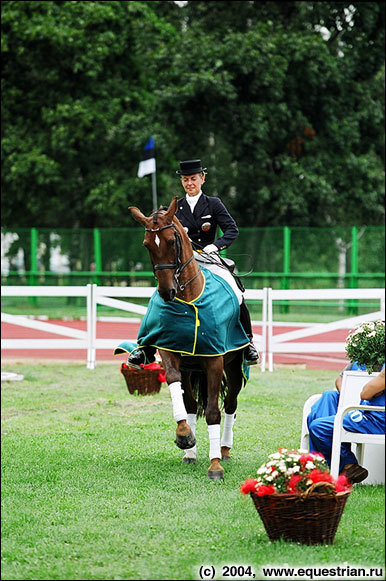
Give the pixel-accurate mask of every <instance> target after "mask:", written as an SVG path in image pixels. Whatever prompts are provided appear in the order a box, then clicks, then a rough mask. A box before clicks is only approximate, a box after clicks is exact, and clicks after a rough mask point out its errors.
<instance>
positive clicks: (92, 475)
mask: <svg viewBox="0 0 386 581" xmlns="http://www.w3.org/2000/svg"><path fill="white" fill-rule="evenodd" d="M4 370H6V371H13V372H16V373H22V374H24V376H25V379H24V381H22V382H9V383H3V384H2V413H3V420H2V429H3V437H2V467H3V470H2V573H3V574H2V579H9V580H11V579H25V580H27V579H63V580H65V579H74V580H78V579H79V580H81V579H138V580H140V579H145V580H146V579H147V580H151V579H154V580H164V579H165V580H168V579H175V580H178V579H188V580H189V579H199V568H200V566H201V565H213V566H215V567H216V569H217V574H216V577H215V578H217V579H218V578H222V577H221V568H222V566H223V565H227V564H228V565H229V564H239V565H244V566H248V565H250V566H251V567H252V569H253V570H254V572H255V575H256V579H262V578H263V577H262V576H261V567H262V566H266V565H277V566H287V565H286V564H288V566H295V567H298V566H304V567H311V566H326V565H329V566H333V565H341V566H342V565H343V563H348V564H349V565H350V566H351V567H355V566H358V567H378V568H379V567H383V563H384V487H383V486H356V487H355V489H354V491H353V492H352V494H351V496H350V498H349V499H348V502H347V505H346V508H345V511H344V513H343V516H342V520H341V522H340V524H339V527H338V531H337V534H336V537H335V543H334V545H329V546H323V545H321V546H312V547H309V546H302V545H298V544H296V543H286V542H283V541H278V542H274V543H271V542H270V541H269V539H268V537H267V535H266V533H265V530H264V527H263V524H262V522H261V520H260V518H259V516H258V514H257V512H256V510H255V508H254V506H253V503H252V500H251V499H250V498H249V496H248V497H247V496H243V495H242V494H241V493H240V492H239V486H240V484H241V483H242V482H243V481H244V479H245V478H248V477H254V476H255V473H256V470H257V468H258V467H259V466H260V465H261V464H262V463H263V462H264V461H265V460H266V458H267V455H268V454H270V453H271V452H273V451H275V450H276V449H277V448H278V447H279V446H288V447H298V445H299V440H300V428H301V414H302V405H303V403H304V401H305V399H306V398H307V397H308V396H309V395H311V394H312V393H316V392H320V391H323V390H324V389H329V388H331V387H332V385H333V381H334V379H335V372H330V371H307V370H296V371H295V370H287V369H280V370H278V371H275V372H274V373H265V374H262V373H261V372H260V371H259V369H253V370H252V373H251V380H250V382H249V383H248V385H247V387H246V388H244V389H243V391H242V394H241V396H240V398H239V408H238V416H237V421H236V424H235V445H234V449H233V462H231V463H229V465H228V464H226V465H225V479H224V481H222V482H212V481H209V480H208V478H207V469H208V465H209V461H208V449H209V444H208V437H207V428H206V423H205V421H204V420H203V419H201V420H199V422H198V424H197V440H198V447H199V450H198V452H199V459H198V462H197V464H196V465H185V464H182V463H181V457H182V452H181V451H180V450H178V449H177V448H176V446H175V444H174V443H173V440H174V429H175V425H174V420H173V418H172V410H171V403H170V396H169V393H168V389H167V387H166V386H165V384H163V387H162V389H161V391H160V393H159V394H156V395H152V396H146V397H141V396H131V395H129V394H128V392H127V390H126V386H125V383H124V379H123V377H122V376H121V375H120V373H119V365H118V364H99V365H98V367H97V369H95V370H94V371H90V370H87V369H86V368H85V366H84V365H83V364H65V365H63V364H62V365H61V364H57V363H56V364H54V363H46V364H28V365H27V364H16V363H15V364H11V363H7V364H6V365H5V367H4ZM218 575H219V576H218Z"/></svg>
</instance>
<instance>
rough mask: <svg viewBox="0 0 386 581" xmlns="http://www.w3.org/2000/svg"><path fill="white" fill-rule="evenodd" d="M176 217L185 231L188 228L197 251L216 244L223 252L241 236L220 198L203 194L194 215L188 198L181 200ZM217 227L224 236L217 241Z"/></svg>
mask: <svg viewBox="0 0 386 581" xmlns="http://www.w3.org/2000/svg"><path fill="white" fill-rule="evenodd" d="M176 216H177V218H178V219H179V221H180V222H181V224H182V225H183V226H184V227H185V229H186V228H187V233H188V236H189V238H190V239H191V241H192V243H193V248H194V249H195V250H198V249H201V248H204V246H207V245H208V244H214V245H215V246H217V248H218V249H219V250H223V249H224V248H228V246H230V245H231V244H232V242H234V241H235V240H236V238H237V237H238V235H239V230H238V228H237V225H236V222H235V221H234V219H233V218H232V216H231V215H230V214H229V212H228V210H227V209H226V207H225V206H224V204H223V203H222V201H221V200H220V199H219V198H214V197H211V196H206V195H205V194H201V196H200V199H199V200H198V202H197V204H196V206H195V208H194V212H193V214H192V211H191V209H190V206H189V204H188V202H187V201H186V198H181V199H180V200H178V205H177V212H176ZM217 226H219V227H220V228H221V230H222V232H223V236H221V238H217V240H216V229H217Z"/></svg>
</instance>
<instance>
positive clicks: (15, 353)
mask: <svg viewBox="0 0 386 581" xmlns="http://www.w3.org/2000/svg"><path fill="white" fill-rule="evenodd" d="M47 323H53V324H56V325H63V326H65V327H72V328H74V329H80V330H83V331H85V330H86V321H62V320H60V321H54V320H50V321H47ZM297 328H299V329H300V328H302V325H301V324H300V323H299V327H297ZM138 329H139V323H138V322H134V323H129V322H128V323H122V322H105V321H98V322H97V338H98V339H105V338H106V339H116V340H117V345H118V344H119V343H120V342H121V341H123V340H129V341H134V342H135V341H136V337H137V333H138ZM293 330H295V328H294V327H293V326H288V327H286V326H285V325H283V326H280V327H274V328H273V333H274V335H276V334H278V333H285V332H287V331H293ZM253 331H254V333H258V334H260V335H261V332H262V329H261V326H259V325H253ZM348 332H349V331H348V330H347V329H340V330H337V331H331V332H328V333H323V334H320V335H317V336H315V337H312V336H311V337H308V338H305V339H299V340H295V341H294V342H297V341H300V342H304V341H310V342H312V341H317V342H320V343H321V342H327V343H328V342H344V341H345V339H346V337H347V335H348ZM1 336H2V337H3V338H7V339H23V338H26V339H27V338H28V339H50V338H51V339H58V338H60V337H61V336H60V335H57V334H53V333H49V332H45V331H38V330H35V329H28V328H26V327H21V326H19V325H12V324H10V323H1ZM1 352H2V358H3V361H7V360H9V361H10V360H18V361H20V360H25V359H34V360H70V361H84V362H86V361H87V352H86V350H85V349H65V350H59V349H47V350H40V349H29V350H28V349H25V350H23V351H20V350H19V349H3V348H2V350H1ZM126 357H127V356H126V355H125V354H122V355H116V356H114V355H113V353H112V351H111V350H108V349H98V350H97V354H96V360H97V362H98V361H111V362H114V361H116V362H117V364H120V362H121V361H125V360H126ZM346 363H347V359H346V357H345V355H344V353H320V354H318V353H309V354H308V353H307V354H298V353H288V354H282V353H280V354H277V355H275V356H274V365H288V366H291V365H292V366H300V365H301V366H302V367H304V366H305V367H306V368H307V369H329V370H336V371H340V370H341V369H342V368H343V367H344V366H345V365H346Z"/></svg>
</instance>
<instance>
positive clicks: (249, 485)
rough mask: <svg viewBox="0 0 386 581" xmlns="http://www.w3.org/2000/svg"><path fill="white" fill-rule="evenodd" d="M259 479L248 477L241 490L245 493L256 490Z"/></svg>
mask: <svg viewBox="0 0 386 581" xmlns="http://www.w3.org/2000/svg"><path fill="white" fill-rule="evenodd" d="M256 484H257V480H256V479H255V478H247V479H246V481H245V482H244V484H242V485H241V487H240V490H241V492H242V493H243V494H249V493H250V492H253V491H255V490H256Z"/></svg>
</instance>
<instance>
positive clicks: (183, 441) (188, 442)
mask: <svg viewBox="0 0 386 581" xmlns="http://www.w3.org/2000/svg"><path fill="white" fill-rule="evenodd" d="M174 443H175V444H176V445H177V446H178V448H180V449H181V450H189V448H193V447H194V446H195V445H196V438H195V437H194V435H193V432H191V433H190V434H188V435H187V436H179V435H178V434H177V437H176V439H175V440H174Z"/></svg>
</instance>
